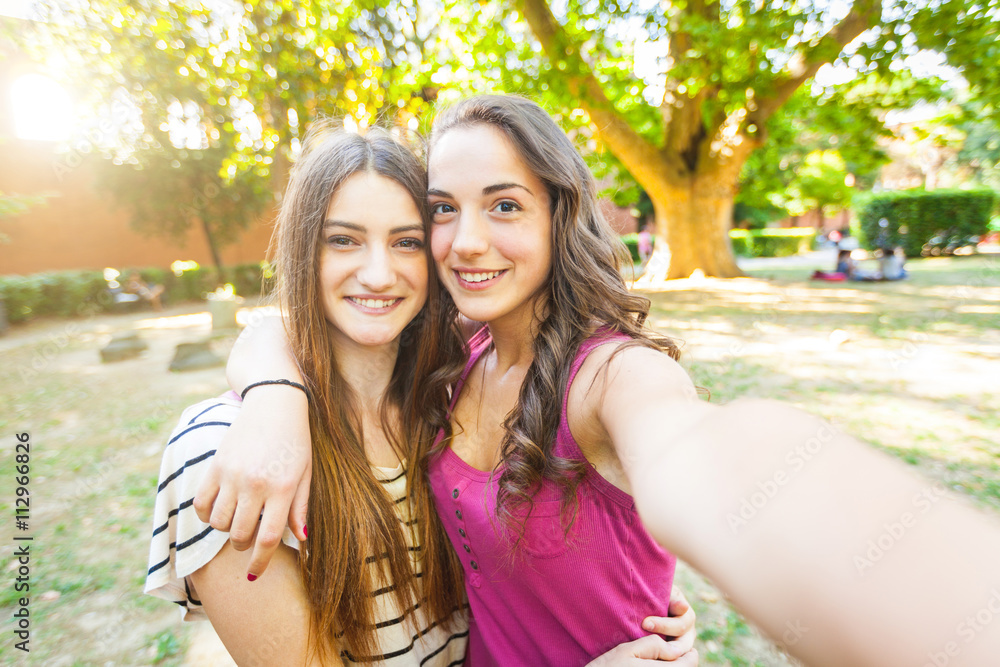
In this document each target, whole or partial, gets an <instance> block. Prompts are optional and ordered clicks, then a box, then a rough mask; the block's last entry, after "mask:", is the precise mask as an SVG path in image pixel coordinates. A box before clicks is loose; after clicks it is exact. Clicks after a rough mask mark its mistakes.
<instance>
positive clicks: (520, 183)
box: [428, 124, 552, 324]
mask: <svg viewBox="0 0 1000 667" xmlns="http://www.w3.org/2000/svg"><path fill="white" fill-rule="evenodd" d="M470 146H472V147H474V150H470ZM428 180H429V188H428V201H429V203H430V208H431V216H432V221H433V225H432V228H431V251H432V253H433V255H434V260H435V262H436V263H437V270H438V275H439V276H440V277H441V282H442V283H443V284H444V286H445V288H446V289H447V290H448V292H449V293H450V294H451V296H452V298H453V299H454V301H455V305H456V306H457V307H458V310H459V311H460V312H461V313H462V314H463V315H465V316H466V317H468V318H470V319H472V320H476V321H479V322H489V323H499V322H500V321H501V320H508V319H513V320H516V321H523V322H524V323H525V324H527V323H528V322H530V320H531V317H532V315H533V313H534V306H535V304H536V303H537V299H538V297H539V294H540V293H541V291H542V287H543V286H544V285H545V284H546V282H547V280H548V276H549V270H550V268H551V264H552V218H551V214H550V202H549V195H548V191H547V189H546V187H545V184H544V183H543V182H542V181H541V180H540V179H539V178H538V177H537V176H535V174H534V173H533V172H532V171H531V170H530V169H529V168H528V166H527V165H526V164H525V163H524V161H523V160H522V159H521V157H520V155H518V153H517V151H516V149H515V148H514V146H513V145H512V144H511V143H510V142H509V141H508V140H507V138H506V137H505V136H504V135H503V134H502V133H501V132H500V131H499V130H496V129H494V128H493V127H491V126H489V125H481V124H480V125H471V126H464V127H458V128H455V129H452V130H449V131H447V132H445V133H444V134H443V135H441V136H440V137H438V138H437V139H436V141H435V142H434V145H433V149H432V151H431V155H430V160H429V165H428Z"/></svg>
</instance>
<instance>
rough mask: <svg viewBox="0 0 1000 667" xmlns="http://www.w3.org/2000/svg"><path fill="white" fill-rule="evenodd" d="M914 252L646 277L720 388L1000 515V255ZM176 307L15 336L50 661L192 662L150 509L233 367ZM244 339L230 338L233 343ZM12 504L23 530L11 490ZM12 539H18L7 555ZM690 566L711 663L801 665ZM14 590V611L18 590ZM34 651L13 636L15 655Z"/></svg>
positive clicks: (2, 342) (667, 324) (11, 419)
mask: <svg viewBox="0 0 1000 667" xmlns="http://www.w3.org/2000/svg"><path fill="white" fill-rule="evenodd" d="M908 268H909V269H910V271H911V273H912V278H911V279H910V280H907V281H905V282H902V283H886V284H882V283H872V284H857V283H851V284H834V283H811V282H809V281H808V280H807V277H808V275H809V274H810V273H811V271H812V267H806V268H803V267H795V268H790V269H785V268H781V267H776V268H767V269H761V270H755V271H753V272H752V275H751V277H750V278H741V279H736V280H732V281H719V280H702V281H694V280H688V281H675V282H674V283H671V284H669V285H668V286H667V288H665V289H662V290H646V291H644V292H643V293H644V294H646V295H647V296H649V297H650V298H651V300H652V311H651V314H650V322H651V324H652V325H653V326H655V327H656V328H658V329H659V330H660V331H663V332H664V333H667V334H669V335H672V336H675V337H677V338H679V339H681V340H682V342H683V344H684V356H683V358H682V363H683V364H684V365H685V366H686V367H687V368H688V370H689V371H690V373H691V375H692V376H693V378H694V379H695V382H696V383H697V384H698V385H699V386H701V387H704V388H705V389H706V390H708V391H709V392H710V393H711V400H713V401H719V402H725V401H729V400H732V399H734V398H737V397H739V396H745V395H748V396H759V397H771V398H778V399H782V400H786V401H790V402H792V403H794V404H796V405H799V406H801V407H803V408H806V409H808V410H811V411H813V412H816V413H818V414H821V415H823V416H824V417H826V418H828V419H831V420H832V421H834V422H835V423H837V424H839V425H841V426H842V427H844V428H845V429H847V430H848V431H850V432H852V433H854V434H856V435H859V436H860V437H862V438H863V439H865V440H867V441H869V442H871V443H872V444H873V446H876V447H879V448H881V449H884V450H885V451H887V452H889V453H891V454H893V455H895V456H898V457H899V458H901V459H902V460H903V461H906V462H907V463H908V464H910V465H913V466H914V467H915V468H916V469H918V470H920V471H921V472H923V473H925V474H927V475H929V476H930V477H932V478H933V479H936V480H939V481H941V482H942V483H943V484H946V485H947V486H948V487H950V488H952V489H953V490H955V491H957V492H958V493H959V494H962V495H965V496H968V497H969V498H971V499H972V500H973V502H975V503H977V504H979V505H980V506H983V507H985V508H987V509H988V510H989V511H1000V445H998V443H997V440H998V438H997V437H996V435H997V432H998V426H1000V423H998V417H997V415H998V414H1000V392H998V390H997V383H996V381H995V378H996V377H1000V333H998V332H1000V257H997V256H991V257H985V256H983V257H963V258H940V259H937V258H936V259H929V260H921V261H913V262H910V263H909V264H908ZM164 315H165V316H164V317H162V318H156V317H153V316H152V315H150V314H136V315H129V316H124V315H122V316H102V317H98V318H93V319H90V320H75V321H61V322H60V321H51V322H48V323H38V324H33V325H31V326H29V327H23V328H20V329H15V330H14V331H12V332H11V333H10V334H8V336H7V337H6V338H3V339H0V427H2V431H3V433H4V434H5V435H4V440H3V448H2V450H0V475H2V476H3V477H4V479H8V480H12V479H13V477H14V459H13V454H14V451H13V450H14V438H13V434H14V433H18V432H23V431H27V432H29V433H30V434H31V442H32V453H31V455H32V459H31V467H32V471H31V493H32V509H31V522H30V526H31V529H30V531H28V534H31V535H32V536H33V537H34V541H33V543H32V549H33V551H32V555H33V560H32V594H33V597H32V602H31V607H30V610H31V615H32V616H31V618H32V629H33V634H32V644H31V646H32V652H31V656H30V658H31V659H30V664H45V665H53V666H56V667H58V666H60V665H67V666H72V665H90V664H115V665H148V664H163V665H179V664H183V662H184V658H183V656H184V652H185V650H186V649H187V645H188V643H189V641H190V639H191V637H192V632H191V629H192V625H193V624H184V625H182V624H181V623H180V621H179V614H178V611H177V609H176V607H175V606H174V605H172V604H170V603H168V602H164V601H161V600H157V599H154V598H151V597H148V596H143V595H142V594H141V589H142V583H143V580H144V578H145V571H146V559H147V548H148V538H149V531H150V528H151V526H150V522H151V518H150V514H151V509H152V504H153V497H154V493H155V487H156V480H157V473H158V470H159V461H160V452H161V451H162V448H163V444H164V443H165V442H166V439H167V437H168V435H169V433H170V431H171V429H172V428H173V426H174V424H175V423H176V420H177V417H178V416H179V414H180V411H181V410H182V409H183V407H185V406H186V405H188V404H191V403H194V402H196V401H198V400H201V399H203V398H206V397H209V396H212V395H216V394H218V393H221V392H222V391H223V390H224V389H225V381H224V378H223V375H222V372H221V369H209V370H204V371H196V372H191V373H185V374H172V373H169V372H168V371H167V370H166V368H167V364H168V363H169V361H170V358H171V355H172V352H173V348H174V346H175V345H176V344H177V343H178V342H182V341H188V340H193V339H197V338H199V337H203V336H205V335H207V334H208V327H207V324H206V320H205V317H204V316H202V315H198V314H195V313H192V312H191V308H190V307H187V310H184V308H183V307H180V308H174V309H170V310H168V311H167V312H166V313H164ZM134 327H139V328H141V331H142V334H143V336H144V337H145V338H146V339H147V340H148V342H149V343H150V349H149V350H148V351H147V352H146V353H145V354H144V356H143V357H141V358H139V359H134V360H130V361H124V362H118V363H115V364H101V363H100V361H99V359H98V350H99V349H100V347H101V346H102V345H103V344H104V342H105V341H106V340H107V337H108V335H109V334H110V333H111V332H112V331H119V330H126V329H130V328H134ZM229 345H231V339H223V340H220V341H218V343H217V349H218V352H219V353H220V354H225V352H226V350H227V349H228V346H229ZM3 488H4V489H12V488H13V484H4V485H3ZM0 515H5V516H7V517H11V518H9V519H8V520H9V521H10V523H9V524H8V525H11V526H12V528H11V530H10V532H11V533H13V532H14V529H13V518H12V517H13V496H12V493H11V492H5V493H4V495H3V496H2V497H0ZM12 544H13V542H12V540H10V539H7V540H5V541H4V542H3V543H0V554H2V556H3V557H2V559H0V563H5V564H7V563H10V562H11V559H10V556H11V555H12V553H13V550H14V548H13V547H12V546H11V545H12ZM6 572H7V576H8V577H9V578H10V580H12V579H13V575H12V574H11V569H10V565H7V570H6ZM678 582H679V584H680V586H681V587H682V589H683V590H684V591H685V592H686V593H687V595H688V597H689V598H690V599H691V601H692V603H693V604H694V606H695V608H696V610H697V611H698V613H699V621H698V626H699V633H700V640H699V649H700V651H701V655H702V664H704V665H725V664H733V665H767V666H772V665H787V664H793V663H791V662H790V661H789V660H788V659H787V658H786V657H785V656H784V655H783V654H782V653H781V651H780V650H779V649H778V648H777V647H775V646H774V645H772V644H771V643H770V642H768V641H766V640H765V639H762V638H761V637H760V636H759V635H758V634H757V633H756V631H754V629H753V628H752V627H751V626H749V625H748V624H747V623H746V622H745V621H744V620H743V618H742V617H741V616H740V615H739V614H738V613H737V612H735V611H734V610H733V609H732V608H731V607H730V606H729V605H728V604H727V603H726V602H725V599H724V598H723V596H721V595H720V594H719V593H718V591H717V590H716V589H715V588H714V587H713V586H712V585H711V584H710V583H709V582H707V581H705V580H704V579H703V578H702V577H700V576H699V575H698V574H697V573H694V572H693V571H691V570H690V569H689V568H686V567H683V566H682V567H681V568H680V569H679V574H678ZM2 590H3V592H2V593H0V607H2V610H0V612H2V613H3V614H4V615H5V616H8V617H9V614H12V613H13V611H14V608H15V607H14V604H15V603H16V600H15V599H14V595H13V592H12V591H11V590H10V587H7V586H5V588H3V589H2ZM43 594H47V595H43ZM56 594H58V597H56ZM42 597H45V598H46V599H44V600H43V599H42ZM52 598H54V599H52ZM24 658H25V656H23V655H20V652H18V651H15V650H14V649H13V646H12V642H10V641H5V642H2V643H0V663H3V664H10V663H13V664H29V663H28V662H26V661H25V659H24Z"/></svg>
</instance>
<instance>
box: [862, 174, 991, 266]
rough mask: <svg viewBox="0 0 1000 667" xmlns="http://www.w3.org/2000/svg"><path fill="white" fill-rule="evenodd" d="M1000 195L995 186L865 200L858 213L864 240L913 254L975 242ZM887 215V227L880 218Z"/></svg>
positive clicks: (882, 194)
mask: <svg viewBox="0 0 1000 667" xmlns="http://www.w3.org/2000/svg"><path fill="white" fill-rule="evenodd" d="M995 199H996V193H995V192H993V191H992V190H931V191H925V190H902V191H898V192H880V193H878V194H872V195H869V196H867V197H865V198H863V199H862V200H861V201H860V202H859V204H858V206H857V209H856V211H855V213H856V215H857V218H858V222H859V227H860V231H861V233H860V234H859V235H858V236H859V237H860V238H859V240H860V242H861V244H862V245H863V246H864V247H865V248H866V249H868V250H875V249H877V248H879V247H882V246H884V245H886V244H889V245H893V246H901V247H902V248H903V251H904V252H906V255H907V256H908V257H919V256H920V255H921V254H926V252H927V251H928V249H930V248H931V247H937V248H941V247H952V248H954V247H959V246H962V245H971V244H972V243H974V241H972V240H971V238H970V237H978V236H982V235H984V234H986V233H987V231H988V229H989V224H990V213H991V211H992V210H993V203H994V201H995ZM883 219H885V221H886V226H885V227H883V226H881V225H880V224H879V221H881V220H883Z"/></svg>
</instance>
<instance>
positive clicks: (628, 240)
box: [619, 232, 656, 264]
mask: <svg viewBox="0 0 1000 667" xmlns="http://www.w3.org/2000/svg"><path fill="white" fill-rule="evenodd" d="M650 236H651V237H652V241H653V243H655V242H656V236H653V235H652V234H651V235H650ZM619 238H620V239H621V240H622V243H624V244H625V247H626V248H627V249H628V254H629V255H630V256H631V257H632V263H633V264H635V263H638V262H640V261H642V257H640V256H639V234H638V232H632V233H630V234H622V235H621V236H620V237H619Z"/></svg>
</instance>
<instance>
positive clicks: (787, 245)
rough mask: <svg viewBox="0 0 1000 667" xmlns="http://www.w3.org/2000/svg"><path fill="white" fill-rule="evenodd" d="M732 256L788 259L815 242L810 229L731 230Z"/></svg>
mask: <svg viewBox="0 0 1000 667" xmlns="http://www.w3.org/2000/svg"><path fill="white" fill-rule="evenodd" d="M729 239H730V240H731V241H732V244H733V254H735V255H739V256H741V257H788V256H789V255H797V254H799V253H803V252H808V251H809V249H810V248H812V247H813V242H814V241H815V240H816V230H815V229H813V228H812V227H789V228H775V229H733V230H730V232H729Z"/></svg>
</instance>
